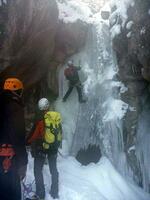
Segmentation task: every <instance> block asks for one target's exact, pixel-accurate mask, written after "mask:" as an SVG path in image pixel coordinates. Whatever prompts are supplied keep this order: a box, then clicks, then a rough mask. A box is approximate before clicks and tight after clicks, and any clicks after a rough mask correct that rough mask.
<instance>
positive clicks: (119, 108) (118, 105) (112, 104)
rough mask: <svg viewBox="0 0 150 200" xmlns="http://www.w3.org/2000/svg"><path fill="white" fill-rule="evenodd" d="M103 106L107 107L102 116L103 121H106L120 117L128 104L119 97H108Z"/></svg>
mask: <svg viewBox="0 0 150 200" xmlns="http://www.w3.org/2000/svg"><path fill="white" fill-rule="evenodd" d="M103 107H104V108H105V107H107V109H106V110H107V112H106V114H105V115H104V117H103V121H104V122H106V121H111V120H115V119H116V118H118V119H122V118H123V117H124V115H125V113H126V112H127V109H128V107H129V106H128V104H126V103H125V102H123V101H121V100H119V99H109V100H108V101H106V102H105V103H104V104H103Z"/></svg>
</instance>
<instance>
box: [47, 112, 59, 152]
mask: <svg viewBox="0 0 150 200" xmlns="http://www.w3.org/2000/svg"><path fill="white" fill-rule="evenodd" d="M44 123H45V133H44V142H43V147H44V149H49V147H50V145H51V144H58V143H60V142H61V140H62V130H61V116H60V114H59V113H58V112H50V111H49V112H47V113H46V114H45V115H44Z"/></svg>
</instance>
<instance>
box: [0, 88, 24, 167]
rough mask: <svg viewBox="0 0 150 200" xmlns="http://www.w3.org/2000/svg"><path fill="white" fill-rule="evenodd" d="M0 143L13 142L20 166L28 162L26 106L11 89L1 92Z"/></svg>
mask: <svg viewBox="0 0 150 200" xmlns="http://www.w3.org/2000/svg"><path fill="white" fill-rule="evenodd" d="M0 144H12V146H13V148H14V150H15V153H16V160H17V165H18V167H21V166H23V165H26V164H27V152H26V148H25V120H24V108H23V104H22V102H21V99H20V98H19V97H17V96H15V95H14V94H12V93H11V92H10V91H4V92H3V93H1V94H0Z"/></svg>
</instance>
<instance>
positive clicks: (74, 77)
mask: <svg viewBox="0 0 150 200" xmlns="http://www.w3.org/2000/svg"><path fill="white" fill-rule="evenodd" d="M80 69H81V67H76V66H74V65H73V62H72V61H71V60H69V61H68V66H67V68H66V69H65V71H64V75H65V77H66V79H67V80H68V81H69V88H68V90H67V92H66V94H65V96H64V97H63V102H65V101H66V100H67V98H68V97H69V95H70V94H71V92H72V90H73V88H74V87H76V89H77V92H78V99H79V102H80V103H85V102H86V100H84V99H83V94H82V84H81V82H80V79H79V74H78V71H79V70H80Z"/></svg>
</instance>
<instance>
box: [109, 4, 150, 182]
mask: <svg viewBox="0 0 150 200" xmlns="http://www.w3.org/2000/svg"><path fill="white" fill-rule="evenodd" d="M114 10H115V9H114ZM149 21H150V1H147V0H144V1H140V0H135V4H134V6H132V7H129V9H128V19H127V21H126V23H125V24H124V25H122V21H121V19H120V18H119V16H118V18H117V19H116V21H115V22H114V21H113V22H111V26H115V25H117V24H118V25H121V26H120V27H121V33H120V34H118V35H116V36H115V37H114V40H113V48H114V50H115V52H116V55H117V61H118V66H119V72H118V77H119V79H120V80H121V81H122V82H123V83H124V84H125V86H126V87H127V88H128V90H127V91H126V92H125V93H123V94H122V100H123V101H124V102H126V103H128V104H129V110H128V111H127V113H126V116H125V117H124V121H123V129H124V130H123V134H124V144H125V151H126V155H127V158H128V162H129V164H130V166H131V168H132V170H133V172H134V175H135V179H136V181H137V182H139V184H141V182H142V178H141V172H140V167H139V163H138V161H137V158H136V153H135V150H134V149H133V150H132V151H130V148H131V147H133V146H134V145H135V144H136V133H137V120H138V117H139V114H140V113H141V111H142V97H143V94H144V92H145V91H147V93H148V89H147V88H148V84H149V83H148V82H147V81H150V36H149V33H150V23H149ZM144 79H145V80H144ZM137 177H138V178H137Z"/></svg>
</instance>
